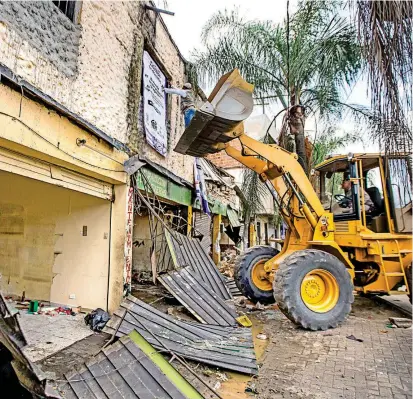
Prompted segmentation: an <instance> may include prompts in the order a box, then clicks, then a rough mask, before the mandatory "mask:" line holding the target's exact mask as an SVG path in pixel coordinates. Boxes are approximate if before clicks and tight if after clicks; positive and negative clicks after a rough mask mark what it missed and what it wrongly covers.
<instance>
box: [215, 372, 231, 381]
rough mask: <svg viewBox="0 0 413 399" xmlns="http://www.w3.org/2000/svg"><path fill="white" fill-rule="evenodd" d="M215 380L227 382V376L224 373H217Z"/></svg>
mask: <svg viewBox="0 0 413 399" xmlns="http://www.w3.org/2000/svg"><path fill="white" fill-rule="evenodd" d="M217 378H218V380H219V381H222V382H225V381H228V380H229V378H228V376H227V375H226V374H225V373H217Z"/></svg>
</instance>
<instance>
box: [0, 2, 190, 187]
mask: <svg viewBox="0 0 413 399" xmlns="http://www.w3.org/2000/svg"><path fill="white" fill-rule="evenodd" d="M11 3H12V2H10V3H7V2H5V4H3V5H2V11H1V13H0V43H1V46H0V62H1V63H3V64H5V65H6V66H7V67H9V68H10V69H12V70H13V72H14V73H16V74H17V75H19V76H21V77H22V78H24V79H26V80H27V81H28V82H29V83H31V84H33V85H34V86H35V87H37V88H39V89H40V90H42V91H43V92H44V93H46V94H48V95H49V96H51V97H52V98H54V99H56V100H57V101H59V102H60V103H62V104H63V105H65V106H66V107H67V108H69V109H70V110H71V111H73V112H75V113H76V114H78V115H80V116H81V117H83V118H85V119H86V120H87V121H89V122H91V123H92V124H94V125H95V126H97V127H98V128H100V129H102V130H103V131H104V132H105V133H107V134H108V135H110V136H112V137H114V138H116V139H118V140H119V141H121V142H123V143H127V144H128V145H130V147H131V148H132V150H133V151H139V153H141V154H145V155H146V156H147V157H149V158H150V159H152V160H153V161H155V162H158V163H160V164H161V165H163V166H165V167H167V168H168V169H170V170H172V171H173V172H174V173H175V174H177V175H179V176H181V177H184V178H186V179H187V180H189V181H192V174H193V171H192V158H191V157H189V156H183V155H181V154H177V153H175V152H173V148H174V147H175V145H176V143H177V141H178V139H179V137H180V136H181V134H182V132H183V129H184V127H183V118H182V115H181V112H180V108H179V99H178V98H177V97H176V96H173V97H171V99H170V117H169V118H168V119H169V120H168V122H169V127H170V145H169V148H170V153H169V154H168V156H167V157H162V156H161V155H160V154H158V153H157V152H156V151H155V150H153V149H152V148H151V147H149V146H148V145H147V144H146V141H145V138H144V136H143V133H142V132H141V131H138V126H137V123H138V105H139V101H140V85H141V62H142V51H143V48H144V40H146V42H147V46H148V48H150V49H151V51H152V54H153V56H154V57H156V60H157V62H158V63H159V64H160V66H161V68H162V69H163V70H164V71H165V73H166V74H167V75H168V78H169V80H170V83H171V84H172V85H182V84H183V83H184V79H185V78H184V72H185V68H184V61H183V59H182V57H181V56H180V54H179V53H178V50H177V48H176V47H175V45H174V44H173V42H172V40H171V38H170V36H169V34H168V32H167V30H166V29H165V27H164V25H163V23H162V17H161V16H159V15H158V18H155V17H156V15H155V13H154V12H153V11H149V10H146V11H145V10H144V8H143V4H144V3H143V2H129V1H127V2H114V1H83V2H82V4H81V12H80V14H79V23H80V28H79V26H75V25H72V26H71V22H70V21H64V19H65V18H66V17H65V16H63V15H62V13H61V12H60V11H59V10H57V8H56V7H55V6H54V5H53V4H52V3H51V2H50V4H48V3H49V2H13V3H16V4H11ZM29 3H32V4H29ZM46 3H47V4H46ZM13 9H16V10H13ZM33 9H35V10H36V13H34V12H33ZM62 17H63V20H62ZM19 18H20V19H21V20H19ZM44 20H50V21H51V24H49V25H53V26H45V27H44V29H41V30H40V32H39V29H38V27H39V26H40V24H42V23H43V21H44ZM62 24H63V25H65V26H67V29H63V30H57V29H56V25H57V26H60V25H62ZM29 28H30V29H29ZM23 29H25V30H23ZM76 32H78V34H77V33H76ZM53 35H55V40H54V41H53ZM50 42H52V43H53V45H54V46H56V49H54V50H55V51H52V50H53V49H50V47H51V44H50ZM73 42H76V43H75V45H73ZM62 43H63V44H62ZM64 43H66V44H64ZM62 47H67V49H68V50H67V51H66V52H68V51H69V50H70V54H60V53H61V52H62V51H61V48H62ZM56 54H57V55H56ZM68 57H69V58H68ZM65 59H66V61H65ZM68 66H70V68H68Z"/></svg>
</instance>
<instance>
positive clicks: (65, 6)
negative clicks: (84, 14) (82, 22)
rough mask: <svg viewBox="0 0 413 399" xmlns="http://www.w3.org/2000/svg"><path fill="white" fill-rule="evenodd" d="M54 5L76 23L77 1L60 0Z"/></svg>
mask: <svg viewBox="0 0 413 399" xmlns="http://www.w3.org/2000/svg"><path fill="white" fill-rule="evenodd" d="M52 3H53V4H54V5H55V6H56V7H57V8H58V9H59V10H60V11H61V12H62V13H63V14H65V15H66V17H68V18H69V19H70V20H71V21H72V22H75V9H76V1H65V0H58V1H52Z"/></svg>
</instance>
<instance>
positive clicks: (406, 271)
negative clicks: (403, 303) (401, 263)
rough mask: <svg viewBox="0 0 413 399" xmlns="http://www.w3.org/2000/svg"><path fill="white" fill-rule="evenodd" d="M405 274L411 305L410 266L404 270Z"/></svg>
mask: <svg viewBox="0 0 413 399" xmlns="http://www.w3.org/2000/svg"><path fill="white" fill-rule="evenodd" d="M404 273H405V274H406V280H407V285H408V286H409V300H410V303H412V266H410V267H406V269H405V270H404Z"/></svg>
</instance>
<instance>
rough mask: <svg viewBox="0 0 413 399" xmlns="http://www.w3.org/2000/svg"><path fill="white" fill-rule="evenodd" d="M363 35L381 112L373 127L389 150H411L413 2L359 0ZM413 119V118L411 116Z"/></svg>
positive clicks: (375, 99)
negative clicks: (377, 126)
mask: <svg viewBox="0 0 413 399" xmlns="http://www.w3.org/2000/svg"><path fill="white" fill-rule="evenodd" d="M350 4H353V5H355V7H354V8H353V9H355V11H356V17H357V23H358V31H359V38H360V40H361V44H362V48H363V55H364V57H365V59H366V61H367V65H368V75H369V83H370V93H371V108H372V109H373V110H375V111H376V114H377V113H378V114H380V115H381V117H380V120H381V121H382V122H381V123H379V128H378V129H375V130H373V132H375V134H376V139H377V140H378V141H379V143H380V144H381V146H382V148H383V149H384V150H385V151H386V152H394V151H397V152H398V151H404V152H410V151H411V148H412V144H413V139H412V131H411V127H410V126H411V120H410V123H409V122H408V120H407V119H408V118H407V115H406V111H408V110H411V106H412V85H413V73H412V66H413V46H412V14H413V11H412V10H413V2H412V1H411V0H408V1H365V0H357V1H356V2H355V3H352V2H350ZM410 119H411V117H410Z"/></svg>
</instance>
